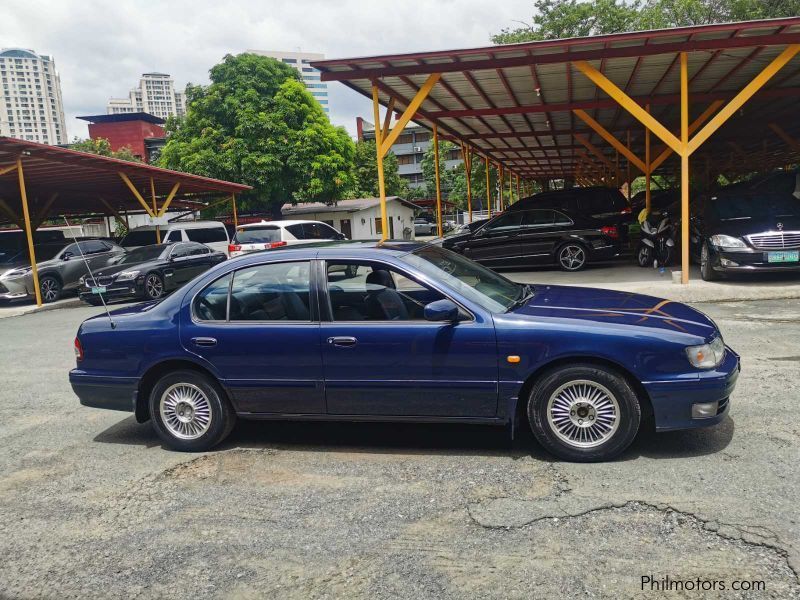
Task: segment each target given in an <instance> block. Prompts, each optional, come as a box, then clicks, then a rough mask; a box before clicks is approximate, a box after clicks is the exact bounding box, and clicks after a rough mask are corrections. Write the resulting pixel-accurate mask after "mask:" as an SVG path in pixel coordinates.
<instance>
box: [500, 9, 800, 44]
mask: <svg viewBox="0 0 800 600" xmlns="http://www.w3.org/2000/svg"><path fill="white" fill-rule="evenodd" d="M533 9H534V15H533V17H531V19H530V22H529V23H528V22H522V23H521V24H522V26H521V27H509V28H506V29H503V30H502V31H501V32H500V33H498V34H496V35H493V36H492V41H493V42H494V43H495V44H512V43H516V42H527V41H536V40H552V39H558V38H569V37H586V36H592V35H602V34H609V33H618V32H622V31H640V30H645V29H668V28H671V27H682V26H687V25H705V24H709V23H724V22H730V21H746V20H750V19H766V18H777V17H791V16H795V15H798V14H800V0H535V2H534V3H533Z"/></svg>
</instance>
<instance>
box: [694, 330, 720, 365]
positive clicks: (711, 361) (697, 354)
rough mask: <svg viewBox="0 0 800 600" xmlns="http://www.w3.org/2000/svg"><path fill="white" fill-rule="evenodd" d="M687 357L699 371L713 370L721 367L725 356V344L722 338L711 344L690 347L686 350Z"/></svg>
mask: <svg viewBox="0 0 800 600" xmlns="http://www.w3.org/2000/svg"><path fill="white" fill-rule="evenodd" d="M686 356H688V357H689V362H690V363H692V365H694V366H695V367H697V368H698V369H713V368H714V367H718V366H719V364H720V363H721V362H722V358H723V357H724V356H725V343H724V342H723V341H722V338H721V337H717V338H716V339H715V340H714V341H713V342H711V343H710V344H703V345H702V346H689V347H688V348H686Z"/></svg>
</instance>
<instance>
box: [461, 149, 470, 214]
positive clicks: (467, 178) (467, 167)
mask: <svg viewBox="0 0 800 600" xmlns="http://www.w3.org/2000/svg"><path fill="white" fill-rule="evenodd" d="M461 157H462V158H463V159H464V178H465V181H466V184H467V215H468V217H469V222H470V223H472V151H471V150H470V149H469V146H467V145H466V144H465V143H464V142H461Z"/></svg>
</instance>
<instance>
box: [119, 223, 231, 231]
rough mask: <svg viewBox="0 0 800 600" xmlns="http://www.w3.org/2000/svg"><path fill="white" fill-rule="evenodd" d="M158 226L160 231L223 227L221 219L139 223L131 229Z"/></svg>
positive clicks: (151, 228) (152, 229)
mask: <svg viewBox="0 0 800 600" xmlns="http://www.w3.org/2000/svg"><path fill="white" fill-rule="evenodd" d="M156 227H158V228H159V229H160V230H161V231H165V230H167V229H210V228H212V227H225V224H224V223H222V221H183V222H180V223H166V224H165V225H139V226H138V227H134V228H133V229H131V231H155V230H156Z"/></svg>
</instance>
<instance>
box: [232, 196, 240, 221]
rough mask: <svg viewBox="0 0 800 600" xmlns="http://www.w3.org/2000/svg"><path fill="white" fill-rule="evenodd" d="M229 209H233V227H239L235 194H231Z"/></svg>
mask: <svg viewBox="0 0 800 600" xmlns="http://www.w3.org/2000/svg"><path fill="white" fill-rule="evenodd" d="M231 209H233V227H234V228H236V227H239V215H238V214H237V212H236V194H233V193H232V194H231Z"/></svg>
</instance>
